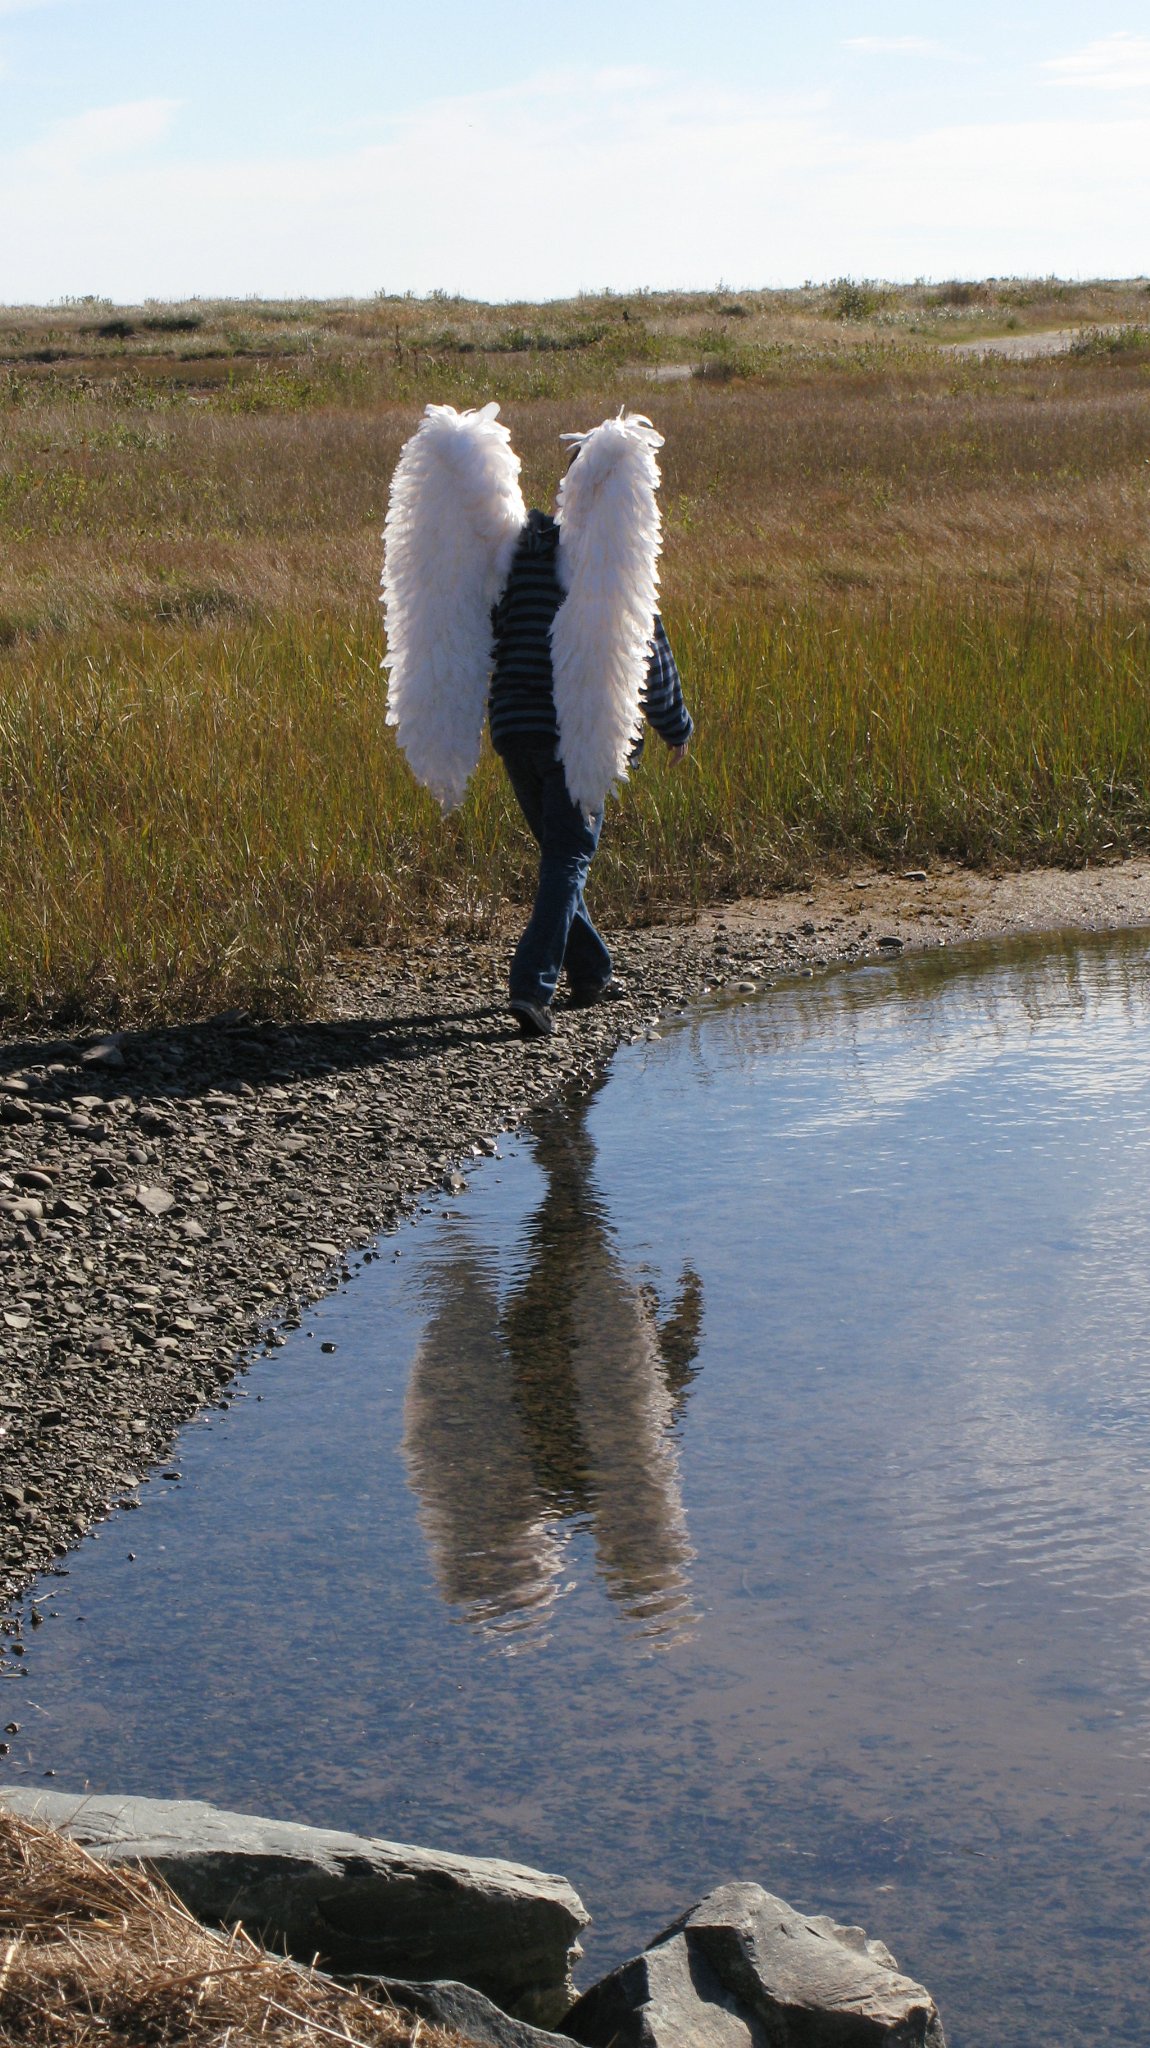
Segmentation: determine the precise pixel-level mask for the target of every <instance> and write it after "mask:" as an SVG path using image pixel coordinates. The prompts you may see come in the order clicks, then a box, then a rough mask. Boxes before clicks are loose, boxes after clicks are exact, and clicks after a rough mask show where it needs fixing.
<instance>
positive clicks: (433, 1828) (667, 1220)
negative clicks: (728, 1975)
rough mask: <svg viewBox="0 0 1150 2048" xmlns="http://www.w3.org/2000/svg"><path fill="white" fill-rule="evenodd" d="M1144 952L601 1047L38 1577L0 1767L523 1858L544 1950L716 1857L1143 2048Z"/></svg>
mask: <svg viewBox="0 0 1150 2048" xmlns="http://www.w3.org/2000/svg"><path fill="white" fill-rule="evenodd" d="M1148 963H1150V940H1148V939H1147V938H1146V936H1145V935H1135V936H1132V937H1128V938H1126V939H1123V940H1119V941H1113V940H1111V941H1108V942H1091V941H1087V942H1077V943H1074V944H1067V945H1065V946H1062V947H1055V948H1050V947H1049V946H1047V947H1046V948H1045V949H1038V948H1035V947H1029V948H1021V949H1019V948H1015V949H1009V950H1003V949H998V950H995V951H991V950H989V949H984V950H972V951H969V952H966V953H962V954H954V955H950V956H947V955H934V956H931V957H928V958H926V959H922V960H908V961H903V962H898V963H894V964H892V965H883V966H882V967H876V968H868V969H865V970H856V971H854V972H851V973H843V974H838V975H834V976H828V977H827V978H826V979H825V980H822V981H818V982H815V983H810V982H807V983H802V984H798V985H796V986H793V987H782V988H779V989H776V990H774V991H773V992H771V993H769V994H767V995H764V996H762V997H759V998H757V999H755V1000H752V1001H744V1002H742V1003H739V1004H738V1005H734V1006H731V1007H727V1008H716V1009H713V1010H709V1011H707V1012H705V1013H703V1014H702V1015H699V1016H696V1017H693V1018H690V1019H686V1020H684V1021H683V1022H682V1023H681V1024H679V1025H677V1026H672V1027H670V1028H668V1029H667V1031H666V1034H665V1036H664V1037H663V1038H662V1039H660V1040H658V1041H656V1042H652V1043H644V1044H642V1045H638V1046H635V1047H632V1048H630V1049H629V1050H626V1051H624V1052H623V1053H621V1054H620V1055H619V1056H618V1057H617V1059H616V1061H615V1063H614V1066H613V1068H612V1071H611V1075H610V1078H609V1080H608V1082H607V1084H606V1085H605V1086H604V1087H602V1088H601V1089H600V1091H599V1092H598V1093H597V1094H596V1095H595V1096H594V1097H593V1099H592V1100H591V1101H590V1102H589V1103H588V1104H586V1105H584V1106H583V1108H582V1109H581V1110H579V1111H577V1112H576V1113H575V1114H574V1115H573V1116H570V1117H568V1119H567V1120H566V1121H560V1120H553V1121H551V1122H549V1123H546V1124H544V1125H541V1126H540V1128H539V1129H538V1131H537V1132H535V1133H534V1134H533V1135H532V1136H530V1137H528V1138H525V1139H521V1140H517V1141H515V1142H514V1143H509V1144H508V1145H507V1146H506V1148H505V1153H506V1156H505V1157H504V1158H503V1160H501V1161H492V1162H485V1163H484V1164H483V1166H482V1168H481V1169H480V1170H477V1171H476V1173H475V1174H474V1176H473V1179H472V1181H471V1184H470V1188H469V1191H468V1193H467V1194H466V1195H465V1196H463V1197H460V1198H457V1199H455V1200H454V1201H447V1202H445V1205H444V1206H437V1207H433V1208H432V1209H431V1210H430V1211H429V1212H428V1213H426V1214H425V1215H424V1216H423V1217H422V1218H421V1219H420V1220H419V1222H418V1223H417V1224H416V1225H415V1226H414V1227H413V1228H408V1229H406V1230H405V1231H403V1232H401V1233H399V1234H398V1235H397V1236H396V1237H394V1238H388V1239H384V1240H383V1241H382V1244H381V1254H382V1255H381V1257H380V1259H379V1260H378V1261H377V1262H375V1263H372V1264H370V1265H368V1266H366V1267H365V1268H364V1269H363V1270H362V1271H360V1272H358V1273H357V1274H356V1276H355V1278H354V1280H353V1282H352V1284H351V1286H350V1287H348V1288H347V1289H346V1290H345V1292H344V1293H343V1294H342V1295H341V1296H339V1297H336V1298H333V1299H332V1300H331V1301H329V1302H327V1303H325V1304H323V1305H322V1306H321V1307H320V1308H318V1309H316V1310H315V1311H313V1312H312V1313H311V1314H310V1315H309V1317H308V1319H307V1324H306V1329H310V1330H311V1331H313V1332H314V1335H312V1336H308V1335H307V1334H306V1330H305V1331H300V1332H298V1333H297V1334H296V1335H295V1336H294V1337H293V1338H292V1340H291V1342H290V1343H289V1344H288V1346H287V1348H286V1349H285V1350H283V1351H281V1352H280V1353H278V1355H277V1356H276V1357H275V1358H274V1359H273V1360H270V1361H268V1362H267V1363H266V1364H261V1365H260V1366H258V1367H257V1369H256V1370H255V1371H254V1372H253V1373H252V1374H251V1376H250V1377H249V1379H248V1380H247V1382H246V1383H245V1384H246V1387H247V1389H248V1390H249V1391H248V1395H247V1398H246V1399H244V1400H242V1401H240V1402H238V1403H237V1404H236V1405H235V1406H234V1407H233V1408H232V1409H231V1410H230V1411H229V1412H228V1413H227V1414H216V1415H214V1416H213V1417H212V1418H211V1419H210V1421H208V1422H201V1423H199V1424H197V1425H196V1426H194V1427H193V1428H191V1429H190V1430H189V1431H188V1432H187V1433H186V1435H185V1438H184V1440H183V1443H182V1445H181V1450H180V1455H179V1460H178V1464H179V1469H180V1470H181V1472H182V1474H183V1478H182V1481H181V1482H180V1483H179V1484H175V1483H167V1482H164V1481H162V1480H161V1479H159V1478H158V1477H157V1478H156V1479H155V1480H153V1482H152V1483H151V1484H150V1485H149V1486H146V1487H144V1488H143V1489H142V1490H141V1499H142V1501H143V1506H142V1508H141V1510H140V1511H139V1512H137V1513H133V1514H117V1515H116V1516H114V1517H113V1518H112V1520H111V1521H109V1522H107V1523H106V1524H105V1525H104V1526H103V1528H102V1530H101V1532H100V1536H99V1540H98V1541H96V1542H89V1543H86V1544H84V1545H83V1546H82V1548H81V1551H80V1552H79V1554H78V1555H77V1556H76V1558H75V1559H74V1560H72V1564H71V1572H70V1575H69V1577H67V1578H65V1579H60V1580H58V1581H49V1582H45V1584H44V1585H43V1586H42V1587H41V1588H39V1589H38V1597H40V1596H46V1597H43V1598H41V1605H42V1607H43V1611H44V1612H45V1613H49V1612H51V1611H52V1610H53V1609H54V1610H55V1617H56V1618H54V1619H52V1620H51V1621H50V1622H49V1624H48V1626H46V1627H44V1628H43V1629H40V1630H39V1631H37V1632H35V1633H32V1632H26V1640H27V1642H28V1645H29V1654H28V1657H27V1660H26V1661H27V1665H28V1670H27V1672H26V1674H25V1675H24V1676H23V1677H22V1678H21V1679H20V1680H19V1681H16V1682H8V1683H6V1684H5V1685H4V1687H3V1693H4V1699H3V1702H2V1703H3V1704H4V1705H5V1706H11V1707H12V1709H13V1714H14V1717H15V1718H17V1719H19V1721H20V1723H21V1730H22V1732H21V1734H20V1735H19V1736H18V1737H16V1738H14V1739H13V1755H12V1757H11V1758H10V1759H9V1760H8V1762H7V1764H6V1765H5V1766H4V1771H5V1773H6V1775H7V1776H8V1777H9V1778H13V1779H21V1780H25V1781H28V1782H40V1781H41V1774H42V1773H43V1772H44V1771H45V1769H49V1768H51V1769H54V1770H55V1772H56V1780H55V1782H56V1784H57V1785H59V1786H61V1787H65V1788H68V1789H72V1788H75V1787H79V1786H80V1785H82V1784H84V1783H88V1784H90V1785H91V1786H92V1787H94V1788H96V1789H107V1790H125V1789H132V1790H136V1791H139V1792H147V1793H154V1794H158V1795H177V1794H183V1795H196V1796H201V1797H207V1798H211V1799H215V1800H217V1801H219V1802H221V1803H223V1804H225V1805H231V1806H234V1807H239V1808H245V1809H248V1810H251V1811H255V1812H265V1813H271V1814H278V1815H285V1816H294V1817H296V1818H300V1819H304V1820H310V1821H313V1822H316V1823H321V1824H327V1825H333V1826H346V1827H350V1828H355V1829H359V1830H364V1831H370V1832H375V1833H380V1834H385V1835H390V1836H393V1837H398V1838H399V1839H407V1840H418V1841H426V1842H430V1843H437V1844H441V1845H444V1846H449V1847H453V1848H460V1849H464V1850H471V1851H475V1852H483V1853H490V1854H504V1855H508V1856H512V1857H515V1858H520V1859H523V1860H526V1861H530V1862H535V1863H539V1864H542V1865H543V1866H544V1867H547V1868H553V1869H559V1870H562V1871H563V1872H564V1873H565V1874H567V1875H568V1876H570V1877H571V1878H572V1879H573V1881H574V1882H575V1883H576V1884H577V1885H578V1887H579V1889H580V1890H581V1892H582V1893H583V1896H584V1898H585V1899H586V1902H587V1904H588V1906H589V1907H590V1909H591V1911H592V1912H593V1914H594V1916H595V1920H594V1926H593V1927H592V1929H591V1930H589V1940H588V1957H587V1963H586V1964H585V1965H584V1968H583V1972H582V1975H583V1977H584V1979H585V1980H586V1979H587V1977H588V1976H589V1975H590V1974H594V1973H597V1972H598V1971H599V1970H601V1969H603V1968H605V1967H607V1966H608V1965H609V1964H611V1963H612V1962H613V1961H615V1960H617V1959H618V1957H619V1956H620V1955H622V1954H623V1953H625V1952H627V1951H628V1950H629V1949H631V1948H633V1947H635V1946H637V1945H639V1944H640V1943H641V1942H642V1941H643V1940H644V1939H646V1938H649V1937H650V1936H651V1935H652V1934H653V1933H655V1932H656V1930H657V1929H658V1927H659V1926H660V1925H661V1924H662V1922H663V1921H664V1920H665V1919H667V1918H669V1917H670V1916H671V1914H672V1913H673V1912H675V1911H676V1910H678V1909H680V1908H682V1907H684V1906H685V1905H687V1904H688V1903H689V1902H690V1901H691V1900H692V1899H693V1898H695V1897H697V1896H698V1895H699V1894H700V1893H701V1892H702V1891H703V1890H704V1889H706V1888H707V1887H708V1886H709V1885H711V1884H713V1883H715V1882H716V1881H718V1880H721V1879H724V1878H729V1877H750V1878H757V1879H759V1880H760V1881H762V1882H763V1883H764V1884H766V1885H768V1886H770V1887H771V1888H772V1889H774V1890H777V1891H779V1892H782V1893H783V1894H784V1895H785V1896H787V1897H789V1898H791V1899H792V1900H794V1901H795V1902H796V1903H797V1904H799V1905H801V1906H806V1907H811V1908H819V1909H823V1910H829V1911H831V1912H834V1913H836V1914H838V1915H839V1916H840V1917H843V1918H847V1919H850V1920H856V1921H862V1922H863V1923H864V1924H865V1925H866V1926H867V1927H868V1928H869V1929H870V1931H871V1932H872V1933H875V1934H879V1935H881V1936H882V1937H883V1938H884V1939H885V1940H886V1941H887V1942H888V1943H889V1944H890V1945H891V1947H893V1949H894V1951H895V1953H896V1955H897V1956H898V1957H899V1960H900V1962H901V1963H902V1964H903V1966H904V1967H905V1968H907V1969H909V1970H911V1971H913V1972H914V1973H915V1974H916V1975H918V1976H920V1977H921V1978H922V1979H923V1980H924V1981H925V1982H926V1983H927V1984H929V1986H930V1987H931V1989H932V1990H933V1991H934V1992H935V1994H936V1996H937V1997H938V1999H939V2001H940V2004H941V2006H942V2010H943V2015H944V2019H945V2021H946V2025H947V2031H948V2036H949V2038H950V2040H951V2042H952V2044H954V2048H1038V2044H1039V2043H1041V2044H1042V2048H1064V2044H1065V2048H1069V2044H1082V2048H1086V2044H1090V2048H1096V2044H1097V2043H1099V2042H1100V2041H1103V2040H1105V2041H1107V2042H1115V2043H1120V2042H1121V2043H1138V2044H1139V2048H1144V2044H1145V2042H1146V2039H1147V2022H1146V2018H1145V2005H1146V1998H1147V1994H1148V1993H1150V1943H1148V1939H1147V1936H1148V1929H1150V1903H1148V1878H1150V1869H1148V1858H1147V1789H1148V1782H1150V1767H1148V1754H1150V1028H1148V1027H1150V981H1148V975H1147V968H1148ZM397 1251H399V1252H401V1253H402V1256H397ZM321 1341H330V1342H334V1343H336V1345H337V1346H338V1348H337V1350H336V1351H335V1352H334V1354H324V1353H321V1351H320V1348H319V1347H320V1343H321ZM257 1394H258V1395H259V1396H261V1398H260V1400H259V1401H258V1402H257V1400H256V1399H255V1396H256V1395H257ZM129 1549H132V1550H134V1551H135V1553H136V1560H135V1562H130V1561H129V1559H128V1551H129ZM17 1701H19V1702H20V1706H19V1709H18V1710H17V1709H16V1705H15V1703H16V1702H17Z"/></svg>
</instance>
